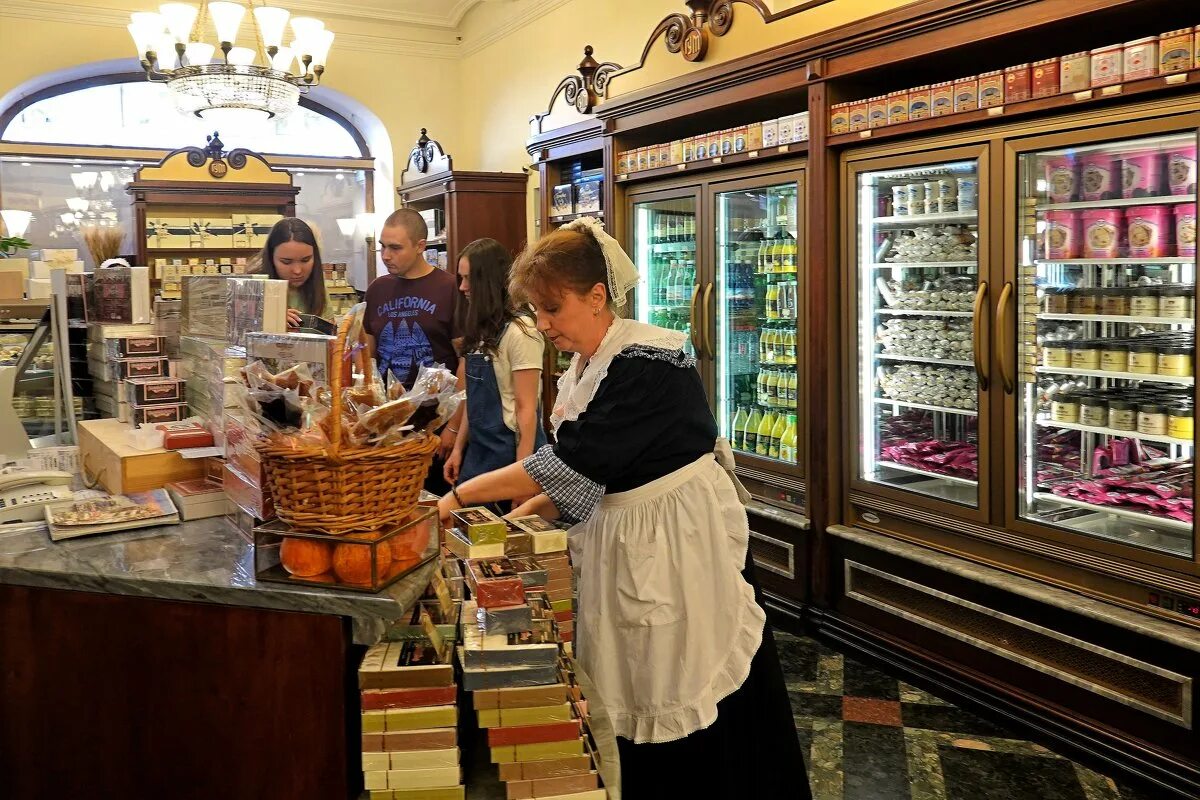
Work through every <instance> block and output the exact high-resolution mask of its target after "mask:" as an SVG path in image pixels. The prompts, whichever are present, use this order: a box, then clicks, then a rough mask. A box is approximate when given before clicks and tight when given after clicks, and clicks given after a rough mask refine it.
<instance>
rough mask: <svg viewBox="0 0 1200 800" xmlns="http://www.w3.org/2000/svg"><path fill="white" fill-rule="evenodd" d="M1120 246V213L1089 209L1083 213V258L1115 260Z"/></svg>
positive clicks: (1110, 210) (1107, 209)
mask: <svg viewBox="0 0 1200 800" xmlns="http://www.w3.org/2000/svg"><path fill="white" fill-rule="evenodd" d="M1120 245H1121V212H1120V211H1118V210H1117V209H1115V208H1089V209H1088V210H1086V211H1084V212H1083V257H1084V258H1116V257H1117V256H1118V255H1119V254H1120Z"/></svg>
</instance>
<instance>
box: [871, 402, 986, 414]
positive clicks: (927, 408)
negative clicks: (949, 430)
mask: <svg viewBox="0 0 1200 800" xmlns="http://www.w3.org/2000/svg"><path fill="white" fill-rule="evenodd" d="M875 402H876V403H877V404H878V405H881V406H903V407H904V408H918V409H920V410H922V411H940V412H942V413H945V414H960V415H962V416H964V417H977V416H979V412H978V411H976V410H975V409H973V408H951V407H950V406H931V405H926V404H925V403H910V402H908V401H907V400H889V399H888V398H886V397H876V398H875Z"/></svg>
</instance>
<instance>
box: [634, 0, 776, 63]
mask: <svg viewBox="0 0 1200 800" xmlns="http://www.w3.org/2000/svg"><path fill="white" fill-rule="evenodd" d="M686 2H687V7H688V8H689V9H691V13H690V14H681V13H676V14H671V15H670V16H668V17H667V18H665V19H664V20H663V21H662V22H660V23H658V27H657V28H655V29H654V33H652V34H651V35H650V41H649V42H647V43H646V50H644V51H643V52H642V58H641V61H642V63H644V62H645V60H646V53H647V52H649V50H650V46H651V45H652V44H654V42H655V41H657V40H658V37H660V36H663V37H665V41H666V45H667V51H668V52H671V53H680V52H682V53H683V57H684V58H685V59H686V60H688V61H703V60H704V57H705V56H706V55H707V54H708V32H709V31H712V33H713V35H714V36H724V35H725V34H727V33H729V29H730V28H732V27H733V4H734V3H745V4H746V5H748V6H751V7H752V8H753V9H754V10H755V11H757V12H758V13H759V15H760V16H761V17H762V18H763V19H764V20H765V21H768V22H769V21H770V20H771V18H772V16H773V15H772V13H771V9H770V8H768V7H767V5H766V3H764V2H763V0H686Z"/></svg>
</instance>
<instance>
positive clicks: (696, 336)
mask: <svg viewBox="0 0 1200 800" xmlns="http://www.w3.org/2000/svg"><path fill="white" fill-rule="evenodd" d="M699 296H700V284H698V283H697V284H696V285H695V286H693V287H692V302H691V319H690V320H689V322H688V336H690V337H691V339H692V352H694V353H695V354H696V355H697V356H698V357H702V356H703V355H704V353H703V351H702V350H701V344H700V328H699V326H698V325H697V324H696V298H698V297H699Z"/></svg>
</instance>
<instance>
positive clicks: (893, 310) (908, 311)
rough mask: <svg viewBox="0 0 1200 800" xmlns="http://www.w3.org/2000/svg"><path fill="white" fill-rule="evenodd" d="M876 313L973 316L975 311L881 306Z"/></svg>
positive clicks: (922, 315)
mask: <svg viewBox="0 0 1200 800" xmlns="http://www.w3.org/2000/svg"><path fill="white" fill-rule="evenodd" d="M875 313H876V314H894V315H897V316H905V317H972V316H974V315H975V312H974V311H926V310H925V309H915V308H881V309H879V310H877V311H876V312H875Z"/></svg>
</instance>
